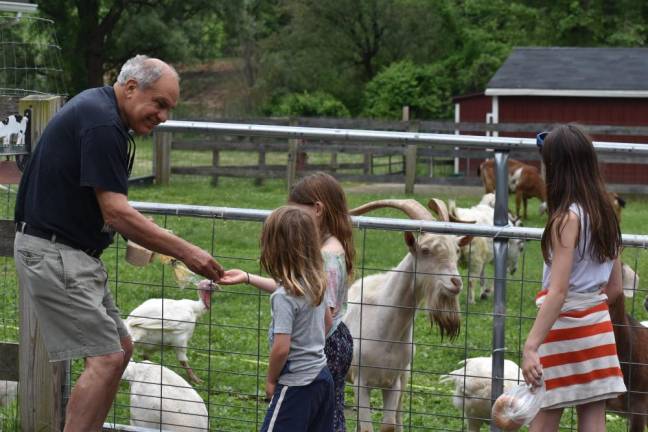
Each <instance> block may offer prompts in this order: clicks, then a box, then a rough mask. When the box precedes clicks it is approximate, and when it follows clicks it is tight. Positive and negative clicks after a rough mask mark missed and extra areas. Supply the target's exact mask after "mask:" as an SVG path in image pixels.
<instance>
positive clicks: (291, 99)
mask: <svg viewBox="0 0 648 432" xmlns="http://www.w3.org/2000/svg"><path fill="white" fill-rule="evenodd" d="M268 114H270V115H275V116H295V117H349V116H350V115H351V114H350V113H349V110H348V109H347V108H346V107H345V106H344V104H343V103H342V102H340V101H339V100H337V99H336V98H335V97H333V96H331V95H330V94H328V93H325V92H321V91H317V92H314V93H309V92H303V93H290V94H287V95H285V96H283V97H281V98H280V99H279V102H278V103H277V104H276V105H274V106H272V107H271V108H270V110H269V112H268Z"/></svg>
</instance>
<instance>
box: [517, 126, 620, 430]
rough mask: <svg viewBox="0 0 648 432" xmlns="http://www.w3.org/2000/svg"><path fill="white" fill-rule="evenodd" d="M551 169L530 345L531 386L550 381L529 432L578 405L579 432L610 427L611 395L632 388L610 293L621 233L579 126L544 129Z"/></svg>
mask: <svg viewBox="0 0 648 432" xmlns="http://www.w3.org/2000/svg"><path fill="white" fill-rule="evenodd" d="M537 143H538V146H539V147H540V152H541V154H542V160H543V162H544V164H545V167H546V177H547V181H546V184H547V197H548V206H549V217H548V221H547V225H546V227H545V230H544V233H543V235H542V243H541V246H542V255H543V257H544V262H545V264H544V270H543V278H542V287H543V289H542V291H540V292H539V293H538V295H537V296H536V305H537V306H538V307H539V310H538V315H537V317H536V319H535V322H534V324H533V327H532V328H531V332H530V333H529V336H528V338H527V340H526V343H525V345H524V352H523V361H522V373H523V375H524V379H525V381H526V382H527V383H529V384H532V385H535V386H538V385H542V383H543V382H544V385H545V388H546V393H545V397H544V399H543V404H542V410H541V411H540V412H539V413H538V415H537V416H536V418H535V419H534V420H533V422H532V423H531V427H530V431H532V432H540V431H542V432H545V431H557V430H558V427H559V423H560V417H561V415H562V411H563V408H564V407H567V406H575V407H576V412H577V414H578V430H579V431H585V430H586V431H588V432H589V431H592V432H597V431H604V430H605V400H606V399H610V398H615V397H616V396H618V395H619V394H621V393H624V392H625V391H626V388H625V385H624V384H623V375H622V373H621V369H620V367H619V359H618V357H617V352H616V344H615V340H614V332H613V329H612V323H611V321H610V314H609V311H608V305H607V302H606V301H607V296H606V294H605V293H606V291H607V292H610V293H612V292H614V293H615V295H616V292H618V291H619V290H620V286H621V271H620V270H621V267H620V264H619V260H618V259H617V258H618V255H619V253H620V250H621V232H620V229H619V223H618V221H617V217H616V215H615V213H614V210H613V208H612V205H611V203H610V200H609V199H608V197H607V193H606V190H605V185H604V183H603V179H602V177H601V174H600V172H599V167H598V161H597V158H596V153H595V152H594V147H593V146H592V141H591V139H590V138H589V137H588V136H587V135H585V133H584V132H583V131H582V130H581V129H580V128H579V127H577V126H574V125H564V126H559V127H557V128H556V129H554V130H553V131H551V132H550V133H548V134H547V133H542V134H538V138H537Z"/></svg>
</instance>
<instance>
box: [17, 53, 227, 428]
mask: <svg viewBox="0 0 648 432" xmlns="http://www.w3.org/2000/svg"><path fill="white" fill-rule="evenodd" d="M179 93H180V88H179V79H178V74H177V73H176V71H175V70H174V69H173V68H172V67H171V66H170V65H168V64H166V63H164V62H163V61H161V60H158V59H154V58H149V57H147V56H143V55H138V56H135V57H133V58H131V59H130V60H128V61H127V62H126V63H125V64H124V65H123V67H122V70H121V72H120V74H119V77H118V79H117V82H116V83H115V84H114V85H113V86H112V87H109V86H106V87H100V88H94V89H89V90H86V91H84V92H82V93H80V94H78V95H77V96H75V97H74V98H72V99H71V100H70V101H69V102H68V103H67V104H65V106H63V108H62V109H61V110H60V111H59V112H58V113H56V115H55V116H54V117H53V118H52V119H51V121H50V122H49V124H48V125H47V127H46V128H45V130H44V131H43V134H42V136H41V138H40V141H39V142H38V145H37V146H36V150H35V151H34V153H33V155H32V157H31V160H30V161H29V163H28V165H27V168H26V169H25V172H24V174H23V177H22V180H21V183H20V188H19V191H18V196H17V199H16V211H15V221H16V231H17V232H16V240H15V244H14V257H15V260H16V269H17V272H18V277H19V283H20V287H21V289H22V290H24V292H25V294H26V295H28V296H29V299H30V301H31V302H32V304H33V305H34V308H35V310H36V313H37V315H38V319H39V322H40V326H39V328H40V330H41V336H42V339H43V342H44V343H45V346H46V348H47V351H48V354H49V359H50V361H60V360H70V359H74V358H85V369H84V371H83V373H82V374H81V376H80V377H79V379H78V380H77V382H76V385H75V387H74V389H73V391H72V394H71V396H70V400H69V402H68V406H67V411H66V423H65V432H74V431H80V432H88V431H100V430H101V427H102V424H103V422H104V420H105V418H106V415H107V414H108V411H109V409H110V405H111V403H112V400H113V398H114V397H115V394H116V392H117V389H118V386H119V379H120V377H121V375H122V372H123V370H124V369H125V367H126V366H127V364H128V361H129V359H130V357H131V354H132V351H133V345H132V341H131V339H130V336H129V335H128V331H127V330H126V327H125V326H124V323H123V322H122V320H121V318H120V316H119V310H118V309H117V308H116V307H115V304H114V302H113V299H112V295H111V293H110V290H109V288H108V283H107V282H108V276H107V273H106V269H105V267H104V265H103V263H102V262H101V260H100V259H99V257H100V255H101V253H102V251H103V250H104V249H105V248H106V247H107V246H108V245H109V244H110V243H111V242H112V239H113V235H114V233H115V232H118V233H121V234H122V235H124V236H125V237H127V238H129V239H132V240H133V241H135V242H136V243H138V244H140V245H142V246H144V247H146V248H148V249H151V250H153V251H156V252H159V253H162V254H165V255H170V256H173V257H175V258H177V259H179V260H180V261H182V262H184V263H185V264H186V265H187V267H189V268H190V269H191V270H193V271H195V272H196V273H199V274H201V275H203V276H205V277H207V278H208V279H211V280H215V281H218V280H219V278H220V277H221V276H222V274H223V268H222V267H221V265H220V264H219V263H218V262H216V261H215V260H214V258H213V257H212V256H211V254H209V253H208V252H206V251H204V250H203V249H201V248H199V247H197V246H195V245H193V244H191V243H189V242H187V241H185V240H183V239H181V238H179V237H177V236H175V235H173V234H171V233H169V232H167V231H166V230H163V229H161V228H160V227H158V226H157V225H156V224H155V223H153V222H152V221H151V220H149V219H147V218H146V217H144V216H143V215H142V214H140V213H139V212H138V211H136V210H135V209H133V208H132V207H131V206H130V204H129V203H128V198H127V194H128V177H129V175H130V172H131V169H132V167H133V161H134V157H135V143H134V140H133V138H132V136H131V134H130V131H133V132H134V133H136V134H140V135H143V134H148V133H150V132H151V131H152V130H153V128H154V127H155V126H156V125H158V124H160V123H163V122H165V121H166V120H167V119H168V117H169V112H170V110H171V109H172V108H173V107H174V106H175V105H176V103H177V100H178V96H179Z"/></svg>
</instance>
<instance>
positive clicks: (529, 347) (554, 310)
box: [522, 212, 579, 385]
mask: <svg viewBox="0 0 648 432" xmlns="http://www.w3.org/2000/svg"><path fill="white" fill-rule="evenodd" d="M561 225H562V224H560V223H557V224H555V225H554V229H553V230H552V233H551V250H552V258H551V263H552V264H551V279H550V281H549V287H548V293H547V296H546V297H545V300H544V302H543V303H542V306H540V310H539V311H538V316H537V317H536V319H535V322H534V323H533V327H532V328H531V332H530V333H529V336H528V337H527V340H526V343H525V344H524V353H523V361H522V374H523V375H524V380H525V381H526V382H527V383H528V384H533V385H540V379H541V377H542V365H541V364H540V357H539V356H538V348H539V347H540V344H542V342H543V341H544V340H545V338H546V337H547V334H549V330H550V329H551V326H553V324H554V323H555V322H556V319H558V315H560V309H561V308H562V305H563V304H564V302H565V298H566V297H567V292H568V290H569V277H570V275H571V269H572V263H573V259H574V249H575V247H576V239H577V237H578V231H579V220H578V216H576V215H575V214H574V213H572V212H569V213H568V216H567V220H566V222H565V223H564V225H562V231H561V232H560V240H559V239H558V230H559V229H561Z"/></svg>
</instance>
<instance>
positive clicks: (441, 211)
mask: <svg viewBox="0 0 648 432" xmlns="http://www.w3.org/2000/svg"><path fill="white" fill-rule="evenodd" d="M428 207H429V208H430V210H432V211H433V212H434V213H436V214H437V215H438V216H439V218H441V220H442V221H445V222H449V221H450V215H449V214H448V208H447V207H446V205H445V203H444V202H443V201H441V200H440V199H437V198H432V199H431V200H430V201H428Z"/></svg>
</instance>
